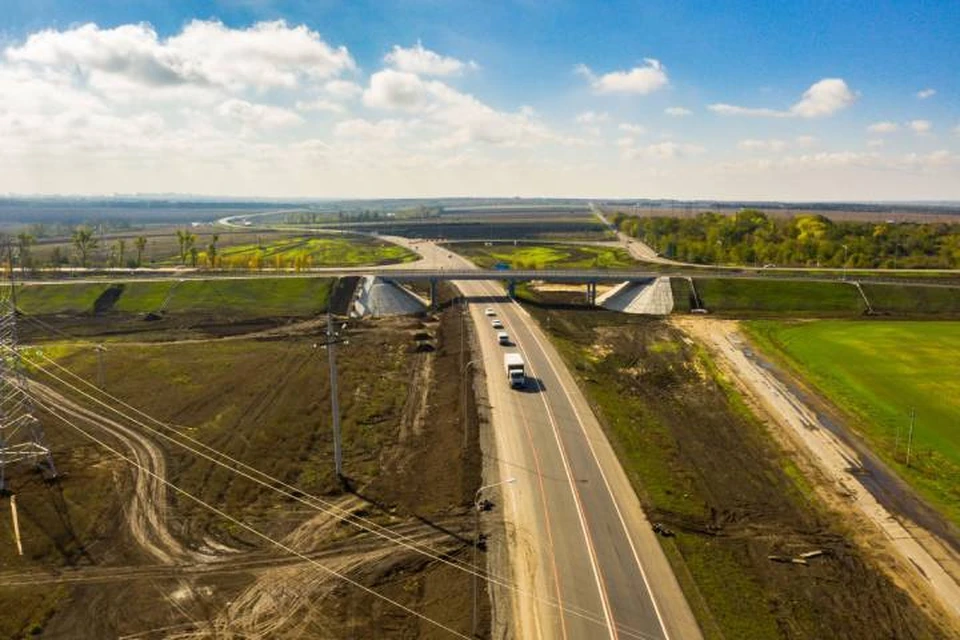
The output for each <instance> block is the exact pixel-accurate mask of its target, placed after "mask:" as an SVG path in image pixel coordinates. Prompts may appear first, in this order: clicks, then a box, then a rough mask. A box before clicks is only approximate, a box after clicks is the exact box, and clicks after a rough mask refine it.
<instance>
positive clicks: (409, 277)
mask: <svg viewBox="0 0 960 640" xmlns="http://www.w3.org/2000/svg"><path fill="white" fill-rule="evenodd" d="M369 275H376V276H378V277H381V278H385V279H387V280H400V281H404V282H416V281H420V282H423V281H426V282H429V283H430V303H431V304H433V301H434V300H436V288H437V283H438V282H440V281H444V280H500V281H501V282H506V283H507V293H508V294H509V295H510V297H511V298H512V297H513V294H514V290H515V288H516V285H517V283H518V282H529V281H531V280H539V281H542V282H563V283H573V284H584V285H586V288H587V300H588V301H589V302H590V304H596V302H597V284H599V283H601V282H643V281H647V280H652V279H654V278H657V277H659V276H662V275H673V274H665V273H663V272H658V271H651V270H641V271H637V270H623V269H617V270H611V269H430V270H426V269H391V270H389V271H381V272H378V273H371V274H369Z"/></svg>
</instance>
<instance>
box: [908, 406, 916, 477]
mask: <svg viewBox="0 0 960 640" xmlns="http://www.w3.org/2000/svg"><path fill="white" fill-rule="evenodd" d="M916 418H917V408H916V407H911V408H910V431H909V432H907V466H908V467H909V466H910V447H911V446H912V445H913V425H914V424H915V423H916Z"/></svg>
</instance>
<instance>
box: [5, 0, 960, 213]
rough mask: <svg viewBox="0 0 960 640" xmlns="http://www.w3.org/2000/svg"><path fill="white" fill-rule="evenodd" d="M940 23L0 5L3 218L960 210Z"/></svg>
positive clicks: (648, 10)
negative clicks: (217, 203)
mask: <svg viewBox="0 0 960 640" xmlns="http://www.w3.org/2000/svg"><path fill="white" fill-rule="evenodd" d="M958 63H960V2H955V1H953V2H951V1H948V0H935V1H927V2H919V1H918V2H902V1H888V0H872V1H869V2H855V1H843V0H840V1H837V0H831V1H816V2H813V1H807V2H757V1H756V0H749V1H741V2H706V1H703V2H680V1H675V0H669V1H667V0H665V1H662V2H661V1H659V0H653V1H645V2H625V1H620V2H618V1H609V2H602V3H601V2H593V1H582V2H576V1H573V0H555V1H551V0H514V1H503V2H494V1H493V0H490V1H489V2H476V1H463V2H461V1H458V0H407V1H404V2H399V1H394V2H387V1H381V2H374V1H370V0H352V1H348V2H336V1H333V0H195V1H193V2H174V1H171V0H143V1H139V2H138V1H135V0H86V1H85V2H76V0H0V194H3V193H8V194H64V195H67V194H77V195H94V194H98V195H99V194H115V193H121V194H132V193H192V194H203V195H222V196H240V197H247V196H250V197H253V196H256V197H317V198H330V197H336V198H339V197H363V198H372V197H428V196H506V197H513V196H521V197H528V196H554V197H584V198H683V199H687V198H698V199H756V200H788V201H789V200H794V201H805V200H806V201H809V200H847V201H850V200H856V201H881V200H883V201H890V200H910V201H919V200H925V201H935V200H960V68H958Z"/></svg>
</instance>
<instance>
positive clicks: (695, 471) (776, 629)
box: [527, 292, 949, 640]
mask: <svg viewBox="0 0 960 640" xmlns="http://www.w3.org/2000/svg"><path fill="white" fill-rule="evenodd" d="M565 295H567V298H566V302H564V301H563V298H564V296H565ZM541 296H542V298H548V299H549V300H550V301H552V302H553V303H555V304H553V305H548V304H545V303H543V302H542V301H541V302H539V303H535V304H528V305H527V306H528V308H529V309H530V311H531V312H532V313H533V314H534V315H535V316H536V317H537V318H538V320H539V321H540V322H541V325H542V326H544V327H545V328H546V329H547V330H548V331H549V332H550V334H551V338H552V339H553V340H554V341H555V343H556V344H557V345H558V347H559V348H560V351H561V353H562V354H563V355H564V358H565V359H566V360H567V362H568V364H569V365H570V366H571V368H572V369H573V371H574V372H575V374H576V376H577V378H578V381H579V382H580V384H581V385H582V386H583V388H584V389H585V391H586V392H587V396H588V398H589V399H590V401H591V404H593V405H594V408H595V411H596V412H597V414H598V416H599V417H600V420H601V422H602V423H603V424H604V427H605V428H606V430H607V433H608V435H609V437H610V439H611V442H612V443H613V445H614V447H615V449H616V450H617V452H618V455H619V457H620V459H621V461H622V463H623V464H624V465H625V468H626V469H627V472H628V475H629V476H630V477H631V481H632V482H633V483H634V486H635V488H636V489H637V492H638V495H639V496H640V498H641V501H642V503H643V505H644V508H645V510H646V511H647V514H648V516H649V517H650V519H651V521H652V522H655V523H659V524H660V525H661V526H662V527H663V528H664V529H665V530H666V531H667V533H668V534H672V535H667V536H663V537H661V541H662V544H663V547H664V550H665V551H666V553H667V555H668V557H669V558H670V560H671V563H672V564H673V565H674V570H675V571H676V573H677V576H678V579H679V580H680V582H681V585H682V586H683V588H684V591H685V593H686V594H687V597H688V599H689V601H690V603H691V606H692V607H693V609H694V612H695V613H696V615H697V618H698V621H699V622H700V624H701V627H702V628H703V630H704V633H705V636H706V637H708V638H738V639H739V638H863V639H864V640H867V639H873V638H894V637H895V638H940V637H949V632H947V631H945V630H944V628H942V627H941V626H940V623H938V622H935V621H934V620H933V619H931V618H930V617H928V615H927V614H926V612H925V611H924V610H923V609H921V608H920V606H918V605H917V604H915V603H914V601H913V600H912V599H911V598H910V597H909V596H908V595H907V593H906V592H904V591H903V590H901V588H900V587H899V586H897V585H896V584H894V583H893V582H892V581H891V579H889V578H888V577H887V576H886V575H885V574H884V573H883V572H882V571H881V570H880V569H879V568H878V567H877V566H875V564H874V562H873V560H872V559H871V556H870V555H869V554H868V553H867V552H866V551H865V550H864V549H862V548H861V547H858V545H857V544H856V542H855V541H856V539H857V538H856V535H855V532H854V531H852V530H851V529H850V528H849V527H848V525H846V524H844V522H845V521H844V520H843V519H842V518H841V517H840V516H839V515H838V514H837V513H836V512H834V511H833V510H832V509H831V507H830V506H828V505H827V504H826V503H825V502H824V501H822V500H821V499H820V498H819V497H818V496H817V494H816V492H814V491H813V490H812V488H811V486H810V485H809V484H808V482H807V480H806V479H805V476H804V475H803V473H801V472H800V470H799V469H798V468H797V467H796V466H795V465H794V463H792V462H791V460H790V458H789V457H788V456H787V454H786V452H785V451H784V450H783V449H782V448H781V446H780V445H779V444H778V442H777V441H776V440H775V439H774V438H773V437H772V435H771V434H770V433H769V432H768V430H767V427H766V426H765V425H764V424H762V423H761V422H760V420H759V419H758V418H757V417H756V416H755V415H754V414H753V412H752V411H751V410H750V409H749V408H748V407H747V406H746V405H745V404H744V403H743V401H742V400H741V399H740V396H739V395H738V394H737V393H736V392H735V391H734V390H733V388H732V386H731V384H730V383H729V381H728V380H726V379H725V378H724V377H723V375H722V374H721V373H720V372H719V371H718V370H717V369H716V367H715V366H714V364H713V362H712V360H711V359H710V357H709V356H708V355H707V353H706V352H705V351H704V350H703V349H702V348H701V347H699V346H698V345H696V344H695V343H693V342H692V341H689V340H685V339H684V337H683V336H682V334H681V333H680V332H678V331H677V330H676V329H674V328H672V327H671V326H670V325H669V324H667V323H665V322H663V321H660V320H653V319H645V318H636V317H625V316H624V315H621V314H614V313H610V312H600V311H596V310H588V309H586V308H583V307H579V305H578V300H577V298H576V297H569V295H568V294H561V293H559V292H544V293H542V294H541ZM557 303H559V304H557ZM578 307H579V308H578ZM808 552H818V553H815V554H814V556H813V557H810V558H809V559H807V560H805V561H803V562H796V561H794V559H798V558H801V555H802V554H804V553H808Z"/></svg>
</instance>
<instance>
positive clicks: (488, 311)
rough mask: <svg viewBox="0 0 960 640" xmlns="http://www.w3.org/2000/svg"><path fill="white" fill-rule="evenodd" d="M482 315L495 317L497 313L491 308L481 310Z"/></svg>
mask: <svg viewBox="0 0 960 640" xmlns="http://www.w3.org/2000/svg"><path fill="white" fill-rule="evenodd" d="M483 314H484V315H486V316H495V315H497V312H496V311H494V310H493V307H487V308H486V309H484V310H483Z"/></svg>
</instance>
